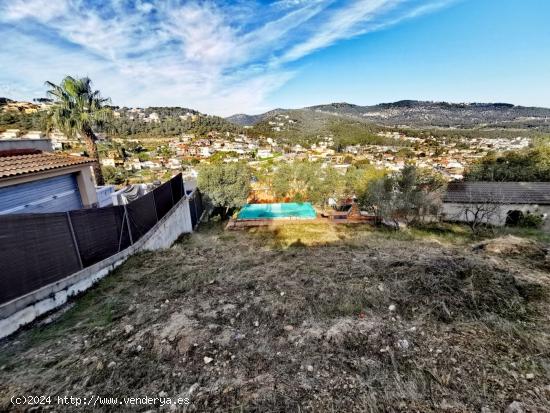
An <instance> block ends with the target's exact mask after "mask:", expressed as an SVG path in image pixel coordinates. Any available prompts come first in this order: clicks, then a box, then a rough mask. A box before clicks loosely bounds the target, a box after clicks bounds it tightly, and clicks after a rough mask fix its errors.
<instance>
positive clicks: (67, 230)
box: [0, 174, 203, 304]
mask: <svg viewBox="0 0 550 413" xmlns="http://www.w3.org/2000/svg"><path fill="white" fill-rule="evenodd" d="M184 194H185V191H184V188H183V180H182V176H181V174H179V175H177V176H175V177H174V178H172V179H171V180H170V181H168V182H166V183H164V184H163V185H161V186H159V187H157V188H155V189H154V190H153V191H152V192H149V193H148V194H146V195H144V196H142V197H140V198H138V199H136V200H135V201H132V202H130V203H129V204H127V205H120V206H110V207H105V208H95V209H81V210H76V211H70V212H67V213H50V214H19V215H0V304H1V303H4V302H7V301H10V300H12V299H14V298H17V297H20V296H22V295H24V294H27V293H30V292H32V291H34V290H36V289H38V288H40V287H43V286H45V285H48V284H50V283H52V282H55V281H58V280H61V279H63V278H65V277H67V276H69V275H71V274H73V273H75V272H76V271H79V270H80V269H82V268H85V267H88V266H90V265H92V264H95V263H97V262H99V261H101V260H103V259H105V258H108V257H110V256H111V255H114V254H116V253H117V252H120V251H122V250H123V249H125V248H127V247H128V246H130V245H131V244H133V243H134V242H136V241H137V240H139V239H140V238H141V237H142V236H143V235H144V234H146V233H147V231H149V230H150V229H151V228H152V227H153V226H154V225H155V224H156V223H157V222H158V220H159V219H161V218H162V217H164V216H165V215H166V214H167V213H168V212H169V211H170V210H171V209H172V207H173V206H174V205H175V204H176V203H177V202H178V201H179V200H180V199H181V198H182V197H183V195H184ZM189 208H190V212H191V221H192V224H193V228H195V226H196V224H197V222H198V219H199V218H200V216H201V214H202V211H203V207H202V200H201V197H200V194H199V192H198V191H195V192H194V193H193V194H192V195H191V197H190V199H189Z"/></svg>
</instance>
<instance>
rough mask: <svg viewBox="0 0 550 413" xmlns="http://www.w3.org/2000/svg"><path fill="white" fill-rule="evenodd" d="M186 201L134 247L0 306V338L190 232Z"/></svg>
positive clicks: (172, 210) (189, 215) (178, 205)
mask: <svg viewBox="0 0 550 413" xmlns="http://www.w3.org/2000/svg"><path fill="white" fill-rule="evenodd" d="M191 232H193V228H192V225H191V214H190V210H189V200H188V199H187V198H182V199H181V200H180V201H179V202H178V203H177V204H176V205H175V206H174V207H173V208H172V209H171V210H170V212H168V213H167V214H166V215H165V216H164V217H163V218H161V219H160V220H159V222H157V224H156V225H155V226H154V227H153V228H151V229H150V230H149V232H148V233H147V234H145V235H144V236H143V237H142V238H140V239H139V240H138V241H137V242H136V243H135V244H133V245H131V246H130V247H128V248H126V249H125V250H124V251H121V252H119V253H118V254H115V255H113V256H111V257H109V258H106V259H104V260H103V261H100V262H98V263H96V264H93V265H91V266H90V267H87V268H84V269H83V270H81V271H78V272H76V273H74V274H72V275H70V276H69V277H67V278H64V279H62V280H59V281H57V282H55V283H52V284H49V285H47V286H45V287H42V288H40V289H38V290H36V291H34V292H32V293H30V294H27V295H25V296H22V297H19V298H17V299H15V300H12V301H9V302H7V303H5V304H2V305H0V339H1V338H3V337H6V336H8V335H10V334H12V333H14V332H15V331H17V330H18V329H19V328H20V327H21V326H23V325H26V324H29V323H31V322H32V321H34V320H35V319H36V318H37V317H39V316H41V315H43V314H45V313H47V312H49V311H52V310H54V309H56V308H58V307H60V306H62V305H63V304H65V303H66V302H67V301H68V300H69V298H70V297H71V296H74V295H76V294H78V293H80V292H82V291H85V290H87V289H88V288H90V287H91V286H92V285H94V284H95V283H96V282H97V281H99V280H101V279H102V278H103V277H105V276H106V275H107V274H109V272H111V271H112V270H114V269H115V268H116V267H118V266H119V265H121V264H122V263H124V262H125V261H126V260H127V259H128V257H130V256H131V255H133V254H135V253H136V252H138V251H144V250H148V251H153V250H158V249H163V248H168V247H170V246H171V245H172V244H173V243H174V241H176V240H177V239H178V237H179V236H180V235H181V234H185V233H191Z"/></svg>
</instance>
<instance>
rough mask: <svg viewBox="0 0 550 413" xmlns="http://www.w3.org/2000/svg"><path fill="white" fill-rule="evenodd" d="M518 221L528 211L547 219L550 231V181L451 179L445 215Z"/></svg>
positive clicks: (489, 221)
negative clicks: (476, 216)
mask: <svg viewBox="0 0 550 413" xmlns="http://www.w3.org/2000/svg"><path fill="white" fill-rule="evenodd" d="M476 211H477V212H478V219H480V220H481V222H484V223H487V224H490V225H495V226H503V225H506V224H515V223H517V222H518V221H519V219H520V218H521V217H522V216H524V215H527V214H536V215H540V216H542V217H543V218H544V219H545V226H544V227H545V229H547V230H550V219H549V218H548V216H549V215H550V182H451V183H449V185H448V187H447V191H446V193H445V194H444V196H443V210H442V212H443V218H444V219H445V220H448V221H460V222H468V221H471V220H472V219H473V214H475V212H476Z"/></svg>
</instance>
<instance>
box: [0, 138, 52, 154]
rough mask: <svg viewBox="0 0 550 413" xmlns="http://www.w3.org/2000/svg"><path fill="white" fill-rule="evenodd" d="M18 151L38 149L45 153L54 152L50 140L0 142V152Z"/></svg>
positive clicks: (9, 140) (8, 140) (10, 140)
mask: <svg viewBox="0 0 550 413" xmlns="http://www.w3.org/2000/svg"><path fill="white" fill-rule="evenodd" d="M18 149H38V150H40V151H44V152H51V151H53V147H52V141H51V140H50V139H6V140H0V151H13V150H18Z"/></svg>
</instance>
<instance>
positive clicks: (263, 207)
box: [237, 202, 317, 219]
mask: <svg viewBox="0 0 550 413" xmlns="http://www.w3.org/2000/svg"><path fill="white" fill-rule="evenodd" d="M316 216H317V213H316V212H315V209H313V206H311V204H310V203H309V202H288V203H281V204H246V205H245V206H244V207H242V209H241V210H240V212H239V214H238V215H237V219H278V218H302V219H313V218H315V217H316Z"/></svg>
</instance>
